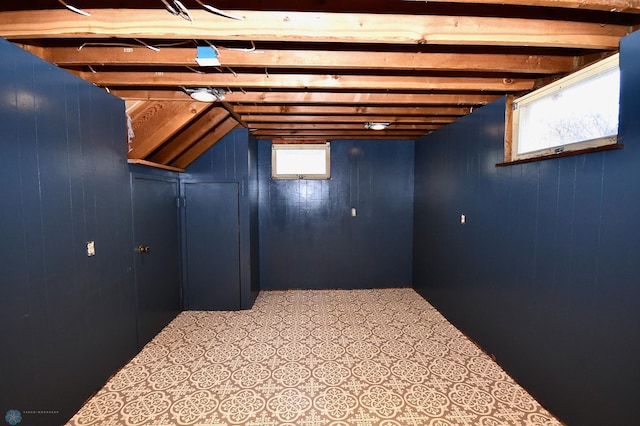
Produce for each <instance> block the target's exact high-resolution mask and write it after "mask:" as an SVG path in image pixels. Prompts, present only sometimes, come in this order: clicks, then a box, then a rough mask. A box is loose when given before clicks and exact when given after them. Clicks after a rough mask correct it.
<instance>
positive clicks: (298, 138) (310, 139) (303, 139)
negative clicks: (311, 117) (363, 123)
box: [254, 132, 430, 143]
mask: <svg viewBox="0 0 640 426" xmlns="http://www.w3.org/2000/svg"><path fill="white" fill-rule="evenodd" d="M429 133H430V132H426V133H424V134H423V135H390V134H386V135H379V134H370V133H361V134H351V135H349V136H348V137H346V138H348V139H367V140H390V139H395V140H411V141H415V140H417V139H419V138H421V137H422V136H424V135H427V134H429ZM254 136H255V137H256V139H260V140H272V141H274V140H278V143H283V142H282V141H293V142H292V143H314V142H315V141H318V140H320V139H322V140H323V141H327V140H329V139H344V138H345V137H344V136H343V137H338V136H335V135H328V136H325V137H323V136H316V135H286V134H284V135H282V134H281V135H270V134H268V133H264V134H260V135H254ZM283 138H286V139H283Z"/></svg>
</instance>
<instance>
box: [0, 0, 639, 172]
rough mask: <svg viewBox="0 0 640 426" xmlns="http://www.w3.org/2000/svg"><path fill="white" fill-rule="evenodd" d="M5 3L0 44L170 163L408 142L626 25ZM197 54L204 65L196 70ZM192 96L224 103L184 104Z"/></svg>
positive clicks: (538, 2) (522, 6) (501, 3)
mask: <svg viewBox="0 0 640 426" xmlns="http://www.w3.org/2000/svg"><path fill="white" fill-rule="evenodd" d="M21 3H23V2H12V3H8V2H3V4H2V5H0V36H2V37H4V38H6V39H9V40H10V41H12V42H14V43H16V44H18V45H20V46H21V47H23V48H24V49H26V50H29V51H30V52H32V53H34V54H36V55H38V56H40V57H42V58H44V59H45V60H47V61H49V62H51V63H54V64H56V65H58V66H59V67H61V68H64V69H66V70H68V71H69V72H71V73H74V74H76V75H78V76H80V77H81V78H83V79H85V80H87V81H90V82H92V83H94V84H96V85H98V86H100V87H104V88H105V90H109V91H110V92H111V93H112V94H114V95H116V96H119V97H121V98H123V99H125V100H126V101H127V108H128V114H129V116H130V117H131V118H132V125H133V129H134V133H135V137H134V138H133V140H132V142H131V152H130V154H129V156H130V159H132V160H137V161H143V162H151V163H156V164H161V165H165V166H171V167H176V168H179V169H182V168H184V167H186V166H188V165H189V164H190V163H191V162H192V161H193V160H194V159H195V158H197V157H198V155H200V154H201V153H202V152H204V151H205V150H206V149H208V148H209V147H210V146H211V145H213V144H215V143H216V142H217V141H218V140H219V139H220V138H221V137H222V136H224V135H225V134H226V133H228V132H229V131H231V130H232V129H233V128H235V127H237V126H243V127H247V128H248V129H249V130H250V131H251V132H252V134H254V135H255V136H256V137H257V138H259V139H271V140H280V139H284V140H289V141H291V140H295V141H301V140H302V141H304V140H327V139H351V138H366V139H377V138H381V139H410V140H414V139H417V138H419V137H420V136H422V135H424V134H427V133H429V132H431V131H434V130H436V129H438V128H440V127H442V126H444V125H446V124H448V123H451V122H453V121H455V120H456V119H457V118H459V117H461V116H463V115H466V114H469V113H470V112H472V111H473V110H474V109H477V108H480V107H482V106H483V105H485V104H487V103H489V102H492V101H493V100H495V99H497V98H499V97H501V96H504V95H505V94H514V95H518V94H522V93H525V92H527V91H530V90H532V89H534V88H536V87H539V86H541V85H543V84H545V83H547V82H549V81H552V80H555V79H557V78H559V77H562V76H563V75H566V74H567V73H569V72H571V71H574V70H576V69H579V68H581V67H583V66H585V65H588V64H590V63H592V62H594V61H596V60H598V59H601V58H603V57H605V56H608V55H610V54H611V53H614V52H616V51H617V50H618V43H619V40H620V38H621V37H623V36H625V35H626V34H629V33H630V32H632V31H634V30H635V29H637V28H638V25H639V24H640V1H638V0H627V1H618V0H616V1H602V0H583V1H577V0H573V1H570V0H449V1H446V2H445V1H441V0H429V1H428V2H425V1H401V0H396V1H387V2H371V1H370V0H369V1H364V0H352V1H331V0H327V1H304V0H301V1H297V2H295V4H293V5H292V4H290V3H291V2H283V1H277V0H274V1H268V2H266V1H215V2H211V3H206V2H204V3H206V4H210V5H212V6H215V7H216V8H219V9H222V10H224V11H225V12H226V13H228V14H232V15H234V16H236V17H240V18H242V19H231V18H227V17H224V16H221V15H219V14H215V13H212V12H210V11H208V10H206V9H205V8H204V7H203V6H202V5H200V4H199V3H202V2H201V1H198V0H183V1H182V2H175V1H174V0H166V1H165V0H154V1H135V0H134V1H126V2H125V1H108V0H104V1H88V0H72V1H69V2H67V3H71V4H72V5H73V6H75V7H77V8H79V9H82V10H83V11H86V12H88V13H89V14H90V16H83V15H81V14H78V13H74V12H72V11H70V10H68V9H66V8H65V6H64V5H63V3H64V2H62V1H55V0H49V1H31V2H29V4H28V5H24V4H21ZM178 3H180V4H178ZM378 3H382V4H378ZM165 4H166V5H168V6H165ZM180 5H183V6H184V9H183V10H182V13H181V15H182V16H180V15H174V14H172V13H171V12H170V11H169V9H173V10H174V11H175V12H178V11H179V6H180ZM198 46H201V47H209V46H215V51H217V55H218V60H219V62H220V65H219V66H200V65H198V63H197V62H196V56H197V47H198ZM194 88H212V89H213V88H215V89H221V90H223V91H224V92H225V94H224V100H221V101H216V102H213V103H202V102H198V101H194V100H193V99H191V97H189V95H188V94H187V93H186V90H188V89H194ZM367 122H384V123H390V124H389V126H388V128H387V129H386V130H380V131H375V130H369V129H365V123H367Z"/></svg>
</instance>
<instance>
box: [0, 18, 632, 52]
mask: <svg viewBox="0 0 640 426" xmlns="http://www.w3.org/2000/svg"><path fill="white" fill-rule="evenodd" d="M86 11H87V12H89V13H90V14H91V16H90V17H86V16H83V17H79V16H78V15H74V14H72V13H69V11H67V10H32V11H9V12H0V30H1V34H2V36H3V37H5V38H7V39H29V38H86V39H92V38H129V39H130V38H146V39H188V40H194V39H195V40H246V41H263V40H264V41H280V40H284V39H286V40H288V41H290V42H295V41H298V42H314V43H376V44H405V45H414V44H433V45H485V46H528V47H531V46H539V47H562V48H582V49H605V50H607V49H616V48H617V47H618V40H619V39H620V37H622V36H624V35H626V34H628V33H629V32H631V30H632V29H631V28H630V27H628V26H625V25H615V24H605V25H603V24H601V23H593V22H574V21H563V22H562V25H558V24H557V22H554V21H553V20H545V19H525V18H510V17H485V16H439V15H401V14H394V15H388V14H371V13H326V12H264V11H246V10H240V11H234V14H235V15H237V16H242V17H244V18H245V19H243V20H234V19H225V18H221V17H219V16H215V15H213V14H211V13H209V12H207V11H204V10H192V11H191V15H192V18H193V21H192V22H187V21H185V20H184V19H181V18H178V17H175V16H173V15H171V14H170V13H168V12H167V11H166V10H163V9H87V10H86Z"/></svg>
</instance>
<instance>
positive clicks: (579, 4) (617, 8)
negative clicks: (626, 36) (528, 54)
mask: <svg viewBox="0 0 640 426" xmlns="http://www.w3.org/2000/svg"><path fill="white" fill-rule="evenodd" d="M405 1H418V2H425V3H426V1H425V0H405ZM428 1H429V2H430V3H439V2H443V3H467V4H503V5H504V4H508V5H515V6H535V7H557V8H566V9H585V10H602V11H607V12H627V13H640V1H638V0H428Z"/></svg>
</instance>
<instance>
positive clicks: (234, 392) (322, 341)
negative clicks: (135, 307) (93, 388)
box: [68, 288, 561, 426]
mask: <svg viewBox="0 0 640 426" xmlns="http://www.w3.org/2000/svg"><path fill="white" fill-rule="evenodd" d="M560 424H561V423H560V422H559V421H558V420H556V419H555V418H554V417H553V416H552V415H550V414H549V413H548V412H547V411H546V410H545V409H544V408H542V407H541V406H540V405H539V404H538V403H537V402H536V401H535V400H534V399H533V398H532V397H531V396H530V395H529V394H528V393H527V392H526V391H525V390H524V389H523V388H522V387H520V386H519V385H518V384H516V383H515V382H514V381H513V380H512V379H511V378H510V377H509V376H508V375H507V374H506V373H505V372H504V371H503V370H502V369H501V368H500V367H499V366H498V365H497V364H496V363H495V362H493V361H492V360H491V359H490V358H489V357H488V356H487V355H486V354H484V353H483V352H482V351H481V350H480V349H478V348H477V347H476V346H475V345H474V344H473V343H472V342H471V341H470V340H469V339H467V338H466V337H465V336H464V335H463V334H462V333H460V331H458V330H457V329H456V328H455V327H454V326H453V325H451V324H450V323H449V322H448V321H447V320H446V319H445V318H444V317H443V316H442V315H441V314H440V313H439V312H438V311H436V310H435V309H434V308H433V307H432V306H431V305H430V304H429V303H427V302H426V301H425V300H424V299H423V298H422V297H420V296H419V295H418V294H417V293H416V292H415V291H414V290H412V289H408V288H395V289H376V290H291V291H263V292H261V293H260V295H259V296H258V299H257V300H256V303H255V305H254V307H253V308H252V309H251V310H247V311H239V312H203V311H187V312H183V313H181V314H180V315H179V316H178V317H177V318H176V319H175V320H174V321H172V322H171V324H169V325H168V326H167V327H166V328H165V329H164V330H163V331H162V332H161V333H160V334H158V335H157V336H156V337H155V338H154V339H153V341H151V342H150V343H149V344H148V345H146V346H145V347H144V349H143V350H142V351H141V352H140V353H139V354H138V355H137V356H136V357H135V358H134V359H133V360H131V362H129V363H128V364H127V365H126V366H125V367H124V368H122V370H120V371H119V372H118V373H117V374H116V375H115V376H114V377H112V378H111V379H110V380H109V382H108V383H107V384H106V385H105V386H104V388H103V389H101V390H100V391H99V392H98V393H97V394H96V395H95V396H94V397H93V398H91V399H90V400H89V401H88V402H87V403H86V404H85V405H84V406H83V407H82V408H81V409H80V411H79V412H78V413H77V414H76V415H75V416H74V417H73V418H72V419H71V420H70V421H69V423H68V425H70V426H86V425H99V426H116V425H118V426H120V425H135V426H137V425H201V426H204V425H207V426H212V425H248V426H275V425H296V426H346V425H356V426H374V425H380V426H400V425H416V426H417V425H425V426H498V425H532V426H533V425H545V426H552V425H560Z"/></svg>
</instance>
